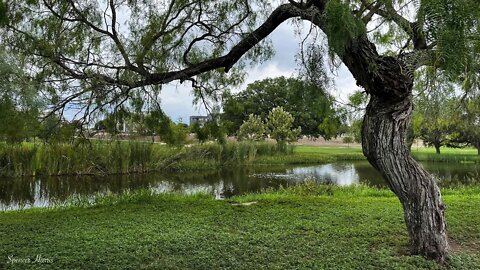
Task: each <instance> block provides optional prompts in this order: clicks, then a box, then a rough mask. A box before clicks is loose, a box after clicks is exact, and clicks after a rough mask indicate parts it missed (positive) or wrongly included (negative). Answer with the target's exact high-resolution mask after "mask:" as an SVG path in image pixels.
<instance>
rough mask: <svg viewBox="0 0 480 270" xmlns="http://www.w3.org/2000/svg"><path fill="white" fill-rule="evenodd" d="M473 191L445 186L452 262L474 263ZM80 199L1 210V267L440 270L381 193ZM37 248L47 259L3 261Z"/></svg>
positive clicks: (479, 254)
mask: <svg viewBox="0 0 480 270" xmlns="http://www.w3.org/2000/svg"><path fill="white" fill-rule="evenodd" d="M478 191H479V189H478V188H464V189H455V190H453V189H452V190H445V194H446V195H445V196H444V199H445V201H446V203H447V205H448V208H447V212H446V215H447V221H448V229H449V235H450V237H451V238H452V239H453V240H454V242H455V250H454V251H453V252H452V255H451V258H450V261H449V265H448V268H450V269H479V268H480V226H478V224H480V215H478V209H480V195H479V193H478ZM245 202H256V203H254V204H251V205H242V204H240V203H245ZM80 205H82V206H81V207H67V208H58V209H32V210H23V211H15V212H4V213H0V235H2V237H1V238H0V246H1V247H2V248H1V249H0V269H5V268H7V269H11V268H12V269H80V268H81V269H438V268H439V267H438V266H437V265H436V264H435V263H434V262H431V261H427V260H425V259H423V258H421V257H418V256H408V255H406V250H407V242H408V239H407V232H406V230H405V225H404V222H403V214H402V209H401V206H400V204H399V202H398V199H397V198H395V196H393V194H392V193H391V192H390V191H388V190H378V189H373V188H369V187H364V186H360V187H356V188H351V187H350V188H340V187H334V186H320V187H315V186H314V185H311V184H307V185H303V186H297V187H294V188H290V189H286V190H285V189H282V190H279V191H276V192H267V193H264V194H250V195H245V196H241V197H237V198H234V199H231V200H226V201H216V200H213V199H212V197H210V196H207V195H195V196H181V195H173V194H170V195H151V194H149V193H148V192H145V191H144V192H137V193H129V194H125V195H123V196H122V197H112V196H107V197H104V198H101V199H98V200H97V202H96V203H95V205H90V206H88V205H89V204H88V203H86V202H82V203H80ZM38 254H40V255H41V256H42V257H43V258H48V259H52V260H53V262H52V263H50V264H8V263H7V262H8V261H9V260H8V256H11V257H12V256H13V258H19V259H21V258H32V260H33V258H34V257H35V256H37V255H38Z"/></svg>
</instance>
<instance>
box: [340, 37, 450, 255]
mask: <svg viewBox="0 0 480 270" xmlns="http://www.w3.org/2000/svg"><path fill="white" fill-rule="evenodd" d="M342 60H343V62H344V63H345V65H346V66H347V67H348V68H349V70H350V71H351V72H352V74H353V76H354V77H355V79H356V80H357V84H358V85H360V86H362V87H363V88H364V89H365V91H366V92H367V93H368V94H370V102H369V104H368V106H367V111H366V114H365V118H364V122H363V129H362V147H363V153H364V155H365V156H366V157H367V159H368V161H369V162H370V163H371V164H372V166H373V167H375V168H376V169H377V170H378V171H379V172H380V173H381V174H382V176H383V178H384V179H385V180H386V182H387V183H388V185H389V187H390V189H391V190H392V191H393V192H394V193H395V194H396V195H397V196H398V198H399V199H400V202H401V204H402V206H403V209H404V216H405V222H406V225H407V229H408V233H409V236H410V250H411V253H412V254H415V255H422V256H424V257H427V258H430V259H434V260H437V261H438V262H440V263H443V262H444V261H445V259H446V256H447V253H448V241H447V234H446V224H445V216H444V209H445V206H444V205H443V202H442V199H441V195H440V190H439V188H438V187H437V185H436V183H435V180H434V179H433V177H432V176H431V175H430V174H429V173H428V172H427V171H425V170H424V169H423V168H422V166H421V165H420V164H418V163H417V162H416V161H415V160H414V159H413V158H412V157H411V156H410V154H409V149H408V144H407V136H408V127H409V125H410V120H411V116H412V88H413V76H412V75H411V73H409V72H408V66H406V64H405V63H403V62H402V61H401V59H398V58H393V57H388V56H381V55H379V54H378V53H377V51H376V48H375V46H374V45H373V44H372V43H370V42H369V41H368V40H366V39H361V38H360V39H357V40H354V41H352V43H351V44H350V45H349V46H348V48H347V50H346V53H345V54H344V56H343V57H342Z"/></svg>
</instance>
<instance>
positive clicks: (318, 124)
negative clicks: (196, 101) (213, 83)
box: [222, 77, 342, 139]
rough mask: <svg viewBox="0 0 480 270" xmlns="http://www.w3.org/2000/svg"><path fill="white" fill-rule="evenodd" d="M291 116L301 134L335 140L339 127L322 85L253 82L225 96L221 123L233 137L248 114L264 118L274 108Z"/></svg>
mask: <svg viewBox="0 0 480 270" xmlns="http://www.w3.org/2000/svg"><path fill="white" fill-rule="evenodd" d="M279 106H281V107H283V108H284V109H285V111H287V112H289V113H290V114H292V116H293V117H294V119H295V121H294V123H293V125H294V126H300V127H301V128H302V135H307V136H312V137H319V136H322V137H324V138H325V139H330V138H332V137H335V136H336V135H337V134H338V132H339V130H340V128H341V125H342V121H341V119H340V116H339V114H338V113H337V111H336V110H335V108H334V107H333V102H332V100H331V98H330V97H329V95H328V94H327V93H326V91H325V89H324V88H323V87H322V86H319V85H317V84H314V83H313V82H310V81H306V80H301V79H297V78H285V77H277V78H268V79H264V80H261V81H256V82H254V83H251V84H249V85H248V86H247V88H246V89H245V90H243V91H240V92H238V93H236V94H230V93H228V92H227V93H225V95H224V99H223V114H222V120H223V121H226V122H228V123H229V125H228V126H229V132H230V133H231V134H234V133H235V132H236V131H237V130H238V129H239V128H240V125H242V123H243V121H246V120H247V119H248V117H249V115H250V114H255V115H259V116H260V117H261V118H266V117H267V115H268V114H269V112H270V111H271V110H272V109H273V108H276V107H279Z"/></svg>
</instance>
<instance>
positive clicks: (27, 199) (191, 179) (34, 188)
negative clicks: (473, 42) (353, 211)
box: [0, 161, 480, 210]
mask: <svg viewBox="0 0 480 270" xmlns="http://www.w3.org/2000/svg"><path fill="white" fill-rule="evenodd" d="M423 166H424V168H425V169H427V170H428V171H430V172H431V173H433V174H434V175H435V176H436V177H437V179H438V182H439V184H440V185H441V186H452V185H456V184H472V182H473V184H475V183H477V184H478V183H480V179H479V178H480V164H459V163H423ZM306 179H311V180H313V181H315V182H317V183H319V184H335V185H341V186H346V185H352V184H358V183H365V184H369V185H373V186H385V183H384V182H383V180H382V178H381V176H380V175H379V173H378V172H377V171H375V170H374V169H373V168H372V167H371V166H370V164H368V162H366V161H355V162H338V163H331V164H321V165H313V166H305V165H303V166H288V167H285V166H283V167H271V166H269V167H255V168H252V167H248V168H235V169H224V170H218V171H210V172H204V173H198V172H196V173H175V174H145V175H113V176H68V177H67V176H62V177H36V178H4V179H0V210H11V209H18V208H25V207H26V208H28V207H32V206H34V207H48V206H51V205H52V204H54V203H62V202H64V201H66V200H68V199H69V198H72V197H75V196H80V197H90V198H91V197H93V196H97V195H102V194H107V193H114V194H119V193H122V192H124V191H125V190H137V189H150V190H153V191H155V192H157V193H163V192H182V193H187V194H188V193H198V192H204V193H210V194H213V195H214V196H215V197H216V198H219V199H220V198H228V197H231V196H234V195H239V194H244V193H250V192H258V191H262V190H265V189H277V188H279V187H280V186H284V187H285V186H289V185H295V184H298V183H301V182H303V181H305V180H306Z"/></svg>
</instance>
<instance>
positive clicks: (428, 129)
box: [413, 68, 458, 154]
mask: <svg viewBox="0 0 480 270" xmlns="http://www.w3.org/2000/svg"><path fill="white" fill-rule="evenodd" d="M420 76H421V77H419V78H418V80H417V84H416V86H415V88H416V89H417V95H416V98H415V100H414V102H415V110H414V114H413V125H414V126H413V131H414V133H415V136H417V137H419V138H421V139H422V140H423V142H424V144H425V145H427V146H433V147H435V150H436V152H437V154H440V148H441V147H442V146H444V145H447V144H448V143H449V142H450V141H451V139H452V138H454V137H455V135H454V134H453V133H454V127H455V124H456V119H455V117H454V115H455V114H456V112H455V111H456V109H457V107H458V103H456V97H455V84H454V83H451V82H449V81H448V80H446V78H445V76H444V75H443V74H441V73H438V72H437V71H436V70H434V69H432V68H426V69H425V70H424V71H423V72H422V73H421V74H420Z"/></svg>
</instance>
